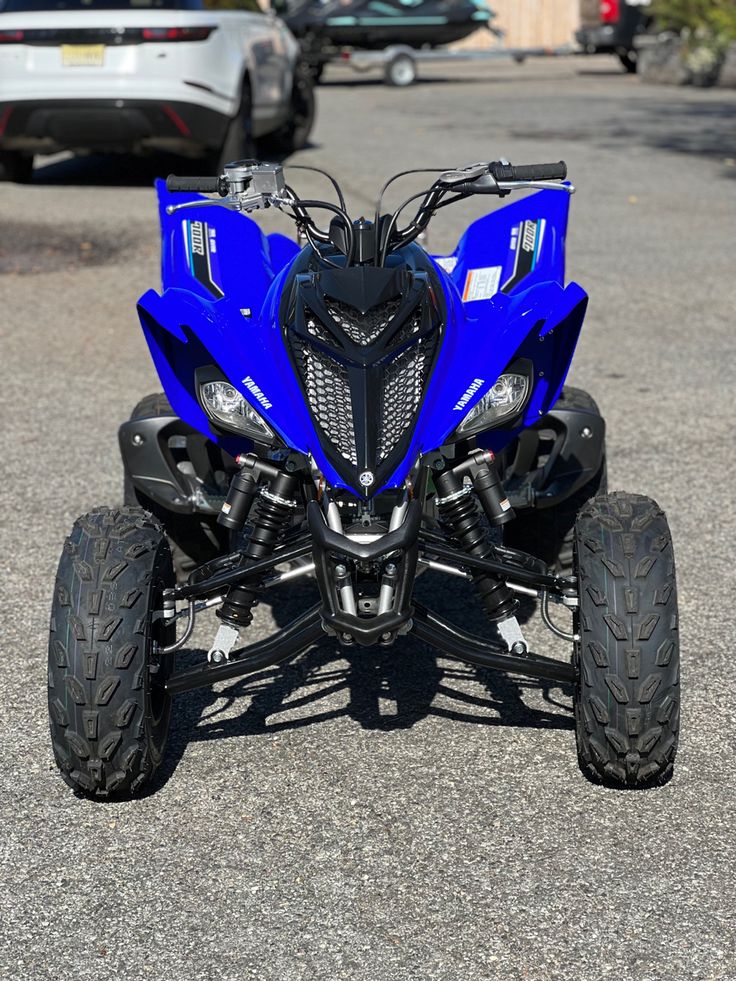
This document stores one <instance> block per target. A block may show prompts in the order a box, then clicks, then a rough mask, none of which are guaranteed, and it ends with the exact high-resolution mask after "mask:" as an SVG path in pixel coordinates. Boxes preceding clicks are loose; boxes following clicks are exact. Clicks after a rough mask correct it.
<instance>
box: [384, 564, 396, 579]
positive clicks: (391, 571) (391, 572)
mask: <svg viewBox="0 0 736 981" xmlns="http://www.w3.org/2000/svg"><path fill="white" fill-rule="evenodd" d="M386 575H387V576H395V575H396V566H395V565H394V564H393V562H389V564H388V565H387V566H386Z"/></svg>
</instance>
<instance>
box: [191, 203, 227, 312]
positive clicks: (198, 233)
mask: <svg viewBox="0 0 736 981" xmlns="http://www.w3.org/2000/svg"><path fill="white" fill-rule="evenodd" d="M182 230H183V232H184V246H185V248H186V252H187V263H188V265H189V271H190V273H191V274H192V276H194V278H195V279H196V280H197V282H199V283H201V284H202V286H204V288H205V289H206V290H207V292H208V293H211V294H212V296H214V297H215V299H217V300H219V299H220V297H223V296H224V295H225V293H224V291H223V290H222V289H221V287H220V286H218V284H217V283H216V282H215V280H214V277H213V269H212V267H213V265H215V264H216V255H217V238H216V232H215V229H214V228H210V226H209V225H208V224H207V222H205V221H183V222H182ZM213 260H214V261H213Z"/></svg>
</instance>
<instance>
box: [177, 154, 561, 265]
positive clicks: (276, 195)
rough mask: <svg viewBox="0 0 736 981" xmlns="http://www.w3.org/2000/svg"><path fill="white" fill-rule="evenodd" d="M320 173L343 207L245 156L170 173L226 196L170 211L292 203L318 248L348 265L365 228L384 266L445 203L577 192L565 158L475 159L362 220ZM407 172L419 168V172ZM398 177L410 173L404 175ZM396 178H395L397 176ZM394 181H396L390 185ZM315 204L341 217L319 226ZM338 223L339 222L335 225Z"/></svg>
mask: <svg viewBox="0 0 736 981" xmlns="http://www.w3.org/2000/svg"><path fill="white" fill-rule="evenodd" d="M300 169H302V170H312V169H316V168H310V167H302V168H300ZM317 172H318V173H321V174H323V175H325V176H327V177H328V178H329V179H330V180H331V181H332V182H333V185H334V186H335V187H336V188H337V190H338V194H339V197H340V203H341V206H340V207H336V206H335V205H334V204H330V203H329V202H327V201H317V200H312V201H307V200H305V199H302V198H299V197H298V196H297V195H296V194H295V193H294V191H293V190H292V189H291V188H290V187H289V186H288V185H287V184H286V183H285V181H284V176H283V168H282V167H280V166H279V165H278V164H267V163H263V164H262V163H258V161H255V160H241V161H237V162H235V163H232V164H228V165H227V166H226V167H225V171H224V174H223V175H222V176H219V177H177V176H175V175H173V174H171V175H169V177H167V178H166V189H167V190H168V191H170V192H198V193H200V194H219V195H220V198H221V199H222V200H220V201H217V200H209V201H208V200H205V201H202V200H198V201H190V202H186V203H185V204H181V205H170V206H169V207H168V208H167V210H168V212H169V213H170V214H171V213H173V212H174V211H178V210H179V209H180V208H191V207H202V206H205V205H221V206H224V207H227V208H231V209H233V210H236V211H244V212H248V211H254V210H256V209H258V208H268V207H271V206H274V207H277V208H280V209H283V208H286V209H289V211H290V212H291V216H292V217H293V218H294V220H295V221H296V223H297V226H298V227H299V229H300V230H301V231H302V232H304V234H306V236H307V238H308V239H309V241H310V242H311V244H312V245H313V247H315V248H317V245H316V243H321V244H322V245H331V246H332V247H333V248H334V249H336V250H337V253H342V254H343V255H344V256H345V257H346V260H347V264H348V265H350V264H351V262H352V261H353V260H354V258H355V254H354V253H355V252H356V244H357V242H358V237H357V232H358V231H359V232H360V236H359V238H360V242H361V244H360V246H359V247H358V248H357V253H358V257H359V258H358V261H359V262H366V261H371V260H373V261H374V262H375V264H376V265H378V266H382V265H384V264H385V262H386V259H387V257H388V255H389V253H390V252H391V251H395V250H397V249H400V248H402V247H403V246H405V245H408V244H409V243H410V242H413V241H414V240H415V239H416V238H417V237H418V236H419V235H420V234H421V233H422V232H423V231H424V230H425V228H426V227H427V225H428V224H429V222H430V219H431V218H432V216H433V215H434V214H435V212H436V211H437V210H438V209H439V208H443V207H445V206H446V205H448V204H452V203H454V202H455V201H459V200H461V199H463V198H467V197H470V196H471V195H475V194H496V195H498V196H500V197H503V196H505V195H506V194H509V193H510V192H511V191H514V190H523V189H527V188H548V187H549V188H556V189H558V190H563V191H567V192H568V193H572V192H573V191H574V188H573V187H572V185H571V184H569V183H564V184H563V183H560V182H562V181H565V178H566V177H567V165H566V164H565V162H564V161H563V160H560V161H559V162H557V163H546V164H523V165H521V166H513V165H512V164H510V163H509V162H508V161H507V160H496V161H492V162H490V163H475V164H470V165H468V166H465V167H460V168H457V169H453V170H446V171H442V172H441V173H440V176H439V177H438V178H437V180H435V182H434V183H433V184H432V186H431V187H429V188H428V189H427V190H425V191H421V192H420V193H419V194H414V195H412V196H411V197H410V198H408V199H407V200H406V201H404V203H403V204H402V205H401V206H400V207H399V208H398V209H397V210H396V211H394V212H393V214H391V215H388V214H386V215H382V214H380V202H381V198H380V197H379V201H378V204H377V206H376V221H375V222H374V224H373V225H371V223H370V222H365V220H364V219H361V220H360V222H353V221H352V220H351V218H350V217H349V216H348V214H347V212H346V211H345V206H344V203H343V198H342V193H341V192H340V190H339V187H338V185H337V184H336V182H335V181H334V180H333V179H332V178H331V177H330V175H329V174H325V172H324V171H319V170H318V171H317ZM416 172H417V173H422V172H426V171H416ZM404 173H415V171H406V172H404ZM434 173H437V171H434ZM397 176H404V174H399V175H397ZM394 179H395V178H392V180H394ZM389 183H391V181H389V182H388V183H387V184H386V185H385V187H387V186H388V184H389ZM385 187H384V190H385ZM448 195H449V197H448ZM417 199H421V201H420V204H419V207H418V209H417V211H416V214H415V215H414V217H413V218H412V219H411V221H410V222H409V224H408V225H407V226H406V227H405V228H399V226H398V219H399V215H400V213H401V212H402V211H403V210H404V208H405V207H407V205H409V204H410V203H411V202H412V201H415V200H417ZM309 208H320V209H327V210H328V211H331V212H332V213H333V214H334V215H335V216H336V217H335V218H333V220H332V223H331V225H330V230H329V231H325V230H322V229H320V228H318V227H317V225H316V223H315V222H314V219H313V218H312V217H311V215H310V214H309V211H308V209H309ZM336 222H337V226H335V223H336ZM340 225H342V226H343V232H344V234H343V233H341V232H340V231H339V227H340ZM369 228H370V229H371V230H370V232H368V229H369ZM368 239H371V240H373V242H374V245H373V246H370V247H369V248H368V247H367V246H366V242H367V241H368ZM322 257H323V259H324V260H325V261H326V262H328V263H330V264H332V265H336V263H333V262H332V261H331V260H330V259H329V258H328V257H327V254H326V253H324V252H323V253H322Z"/></svg>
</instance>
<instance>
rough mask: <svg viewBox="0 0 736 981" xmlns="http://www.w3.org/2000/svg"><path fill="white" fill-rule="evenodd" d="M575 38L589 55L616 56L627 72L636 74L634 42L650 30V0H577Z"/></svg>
mask: <svg viewBox="0 0 736 981" xmlns="http://www.w3.org/2000/svg"><path fill="white" fill-rule="evenodd" d="M580 20H581V24H580V30H579V31H578V32H577V33H576V35H575V38H576V40H577V42H578V44H580V45H582V47H583V48H584V49H585V50H586V51H587V52H589V53H590V54H597V53H600V52H605V53H610V54H616V55H618V57H619V60H620V61H621V64H622V65H623V66H624V68H625V69H626V71H627V72H635V71H636V57H637V52H636V47H635V46H634V39H635V38H636V36H637V34H643V33H645V32H646V31H648V30H649V29H650V28H651V24H652V15H651V0H581V4H580Z"/></svg>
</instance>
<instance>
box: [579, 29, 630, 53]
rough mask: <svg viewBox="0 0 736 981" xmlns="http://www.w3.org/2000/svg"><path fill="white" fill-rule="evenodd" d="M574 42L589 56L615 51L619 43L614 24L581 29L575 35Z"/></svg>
mask: <svg viewBox="0 0 736 981" xmlns="http://www.w3.org/2000/svg"><path fill="white" fill-rule="evenodd" d="M575 40H576V41H577V42H578V44H579V45H580V47H581V48H583V50H584V51H587V52H588V53H589V54H594V53H599V52H600V53H602V52H608V51H615V50H616V48H618V47H620V43H621V41H620V37H619V31H618V30H617V25H616V24H596V25H595V26H593V27H581V28H580V30H579V31H576V33H575Z"/></svg>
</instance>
